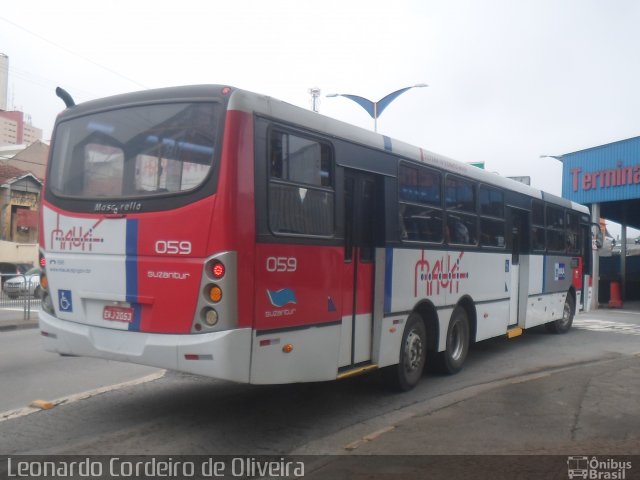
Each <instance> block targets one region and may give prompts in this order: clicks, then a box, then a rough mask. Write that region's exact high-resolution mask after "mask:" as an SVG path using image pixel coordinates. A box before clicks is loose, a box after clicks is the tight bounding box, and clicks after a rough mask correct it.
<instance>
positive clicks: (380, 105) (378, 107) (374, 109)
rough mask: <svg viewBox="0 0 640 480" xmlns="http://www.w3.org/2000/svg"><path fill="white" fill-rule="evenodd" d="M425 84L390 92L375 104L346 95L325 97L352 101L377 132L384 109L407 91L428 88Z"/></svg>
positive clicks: (336, 94) (331, 94)
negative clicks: (365, 113) (370, 121)
mask: <svg viewBox="0 0 640 480" xmlns="http://www.w3.org/2000/svg"><path fill="white" fill-rule="evenodd" d="M428 86H429V85H427V84H426V83H418V84H416V85H411V86H410V87H405V88H401V89H400V90H396V91H395V92H391V93H390V94H389V95H387V96H386V97H382V98H381V99H380V100H378V101H377V102H372V101H371V100H368V99H366V98H364V97H359V96H358V95H347V94H344V93H330V94H328V95H327V97H346V98H348V99H350V100H353V101H354V102H356V103H357V104H358V105H360V106H361V107H362V108H364V109H365V110H366V111H367V113H368V114H369V115H371V118H373V131H374V132H377V131H378V117H379V116H380V115H382V112H383V111H384V109H385V108H387V107H388V106H389V104H390V103H391V102H393V101H394V100H395V99H396V98H397V97H398V96H400V95H402V94H403V93H404V92H406V91H407V90H411V89H412V88H421V87H428Z"/></svg>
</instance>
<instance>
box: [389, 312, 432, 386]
mask: <svg viewBox="0 0 640 480" xmlns="http://www.w3.org/2000/svg"><path fill="white" fill-rule="evenodd" d="M426 360H427V330H426V328H425V326H424V322H423V321H422V317H421V316H420V315H418V314H417V313H412V314H411V315H409V318H408V319H407V324H406V326H405V327H404V332H403V334H402V345H401V347H400V359H399V362H398V364H397V365H392V366H390V367H387V368H386V369H385V375H386V380H387V382H388V384H389V385H390V386H391V387H392V388H393V389H394V390H399V391H403V392H406V391H408V390H411V389H412V388H413V387H415V386H416V385H417V384H418V382H419V381H420V377H422V371H423V370H424V366H425V364H426Z"/></svg>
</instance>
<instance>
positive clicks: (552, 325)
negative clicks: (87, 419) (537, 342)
mask: <svg viewBox="0 0 640 480" xmlns="http://www.w3.org/2000/svg"><path fill="white" fill-rule="evenodd" d="M575 311H576V301H575V299H574V297H573V295H572V294H571V293H567V298H566V299H565V300H564V307H563V309H562V318H559V319H558V320H554V321H552V322H549V323H545V324H544V327H545V328H546V329H547V332H550V333H567V332H568V331H569V330H570V329H571V325H572V324H573V316H574V314H575Z"/></svg>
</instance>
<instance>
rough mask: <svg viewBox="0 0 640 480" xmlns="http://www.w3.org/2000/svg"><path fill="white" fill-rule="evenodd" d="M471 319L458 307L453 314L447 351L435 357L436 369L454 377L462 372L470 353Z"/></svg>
mask: <svg viewBox="0 0 640 480" xmlns="http://www.w3.org/2000/svg"><path fill="white" fill-rule="evenodd" d="M469 332H470V329H469V318H468V316H467V311H466V310H465V309H464V308H463V307H461V306H460V305H458V306H457V307H456V308H455V309H454V310H453V313H452V314H451V320H450V321H449V328H448V329H447V339H446V345H445V349H444V351H442V352H438V353H437V354H436V355H435V358H434V360H435V365H434V367H435V369H436V371H438V372H440V373H445V374H447V375H453V374H454V373H458V372H459V371H460V370H462V366H463V365H464V361H465V360H466V359H467V353H468V352H469V337H470V333H469Z"/></svg>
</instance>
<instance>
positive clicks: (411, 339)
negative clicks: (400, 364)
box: [404, 330, 423, 373]
mask: <svg viewBox="0 0 640 480" xmlns="http://www.w3.org/2000/svg"><path fill="white" fill-rule="evenodd" d="M405 345H406V349H405V356H404V366H405V370H406V371H407V373H413V372H415V371H416V370H418V369H419V368H420V366H421V365H422V352H423V347H422V340H421V338H420V335H419V334H418V333H417V332H416V331H415V330H412V331H411V332H409V335H407V341H406V344H405Z"/></svg>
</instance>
